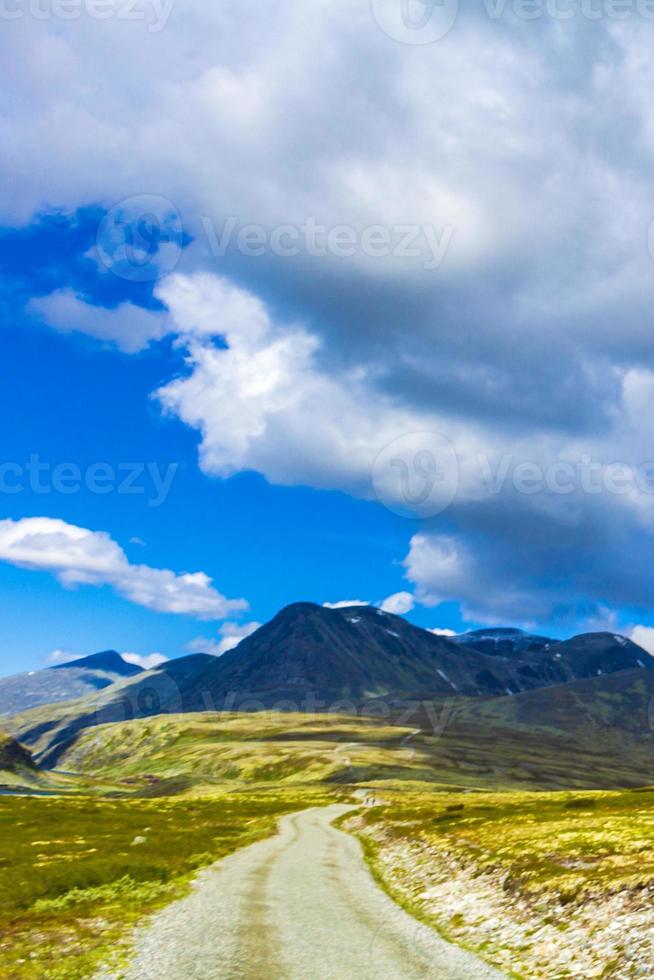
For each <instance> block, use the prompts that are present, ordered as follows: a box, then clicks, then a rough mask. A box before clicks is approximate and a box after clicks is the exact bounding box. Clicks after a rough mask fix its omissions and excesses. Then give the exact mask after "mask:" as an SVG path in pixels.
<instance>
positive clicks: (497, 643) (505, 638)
mask: <svg viewBox="0 0 654 980" xmlns="http://www.w3.org/2000/svg"><path fill="white" fill-rule="evenodd" d="M451 639H452V642H453V643H460V644H461V645H462V646H466V647H468V648H469V649H470V650H478V651H479V652H480V653H486V654H488V655H489V656H490V657H512V656H514V655H515V654H518V655H523V654H525V653H540V652H541V651H542V650H547V649H549V647H551V646H552V644H553V643H556V642H557V641H556V640H551V639H550V638H549V637H547V636H536V635H534V634H533V633H526V632H525V631H524V630H520V629H514V628H511V627H497V628H492V629H481V630H470V632H468V633H459V635H458V636H453V637H451Z"/></svg>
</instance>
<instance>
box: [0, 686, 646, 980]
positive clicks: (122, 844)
mask: <svg viewBox="0 0 654 980" xmlns="http://www.w3.org/2000/svg"><path fill="white" fill-rule="evenodd" d="M600 707H601V706H600ZM478 708H479V712H478V714H477V715H476V716H473V715H471V714H470V709H469V707H468V705H467V703H466V702H465V701H463V702H459V703H457V705H456V706H455V708H454V709H452V708H451V707H450V708H448V709H447V711H445V709H443V708H442V707H441V709H437V711H436V714H437V716H438V718H439V719H441V720H444V721H445V722H446V724H445V726H444V731H443V733H442V734H440V735H438V734H435V735H429V734H425V733H424V732H418V731H417V730H416V727H413V726H415V725H416V723H417V719H416V717H415V715H414V716H413V717H412V719H411V727H402V726H394V725H391V724H389V722H388V721H387V720H379V719H375V718H363V717H358V718H357V717H351V716H335V715H333V716H330V715H313V716H312V715H295V714H279V713H273V712H265V713H261V714H225V715H216V714H197V715H193V714H187V715H177V716H166V715H163V716H158V717H155V718H151V719H146V720H141V721H135V722H123V723H118V724H114V725H104V726H100V727H97V728H94V729H88V730H86V731H84V732H82V733H81V734H80V735H79V737H78V738H77V740H76V741H75V743H74V744H73V745H72V746H71V748H70V749H69V750H68V752H67V753H66V755H65V756H64V758H63V759H62V762H61V766H62V769H64V770H66V771H67V772H69V773H70V772H77V773H78V774H79V775H78V776H71V775H63V774H57V773H39V772H38V771H33V772H32V774H31V775H30V774H29V773H28V774H27V776H25V771H26V770H25V769H23V776H22V777H21V779H23V781H24V782H25V780H27V782H29V781H30V780H35V781H37V783H35V785H40V786H42V787H48V788H49V791H50V792H57V793H58V794H59V795H57V796H52V797H45V798H26V797H0V831H1V833H2V836H1V837H0V841H2V843H1V844H0V881H1V884H0V933H1V934H2V940H0V975H1V976H3V977H4V976H7V977H9V978H12V977H15V978H28V980H29V978H36V977H39V978H45V980H64V978H65V980H68V978H73V980H75V978H82V977H88V976H90V975H92V973H93V971H94V969H95V967H96V966H97V964H98V963H99V962H101V961H102V960H104V959H106V957H107V955H108V952H109V951H112V953H113V951H115V950H116V949H117V950H118V953H117V954H116V955H122V954H120V951H121V950H122V951H123V953H125V951H126V949H127V947H126V945H125V943H126V942H127V941H128V937H129V934H130V928H131V926H132V925H134V924H135V923H136V922H137V921H139V920H140V919H142V918H143V916H144V915H146V914H148V913H150V912H151V911H154V910H156V909H157V908H160V907H162V906H163V905H165V904H167V903H168V902H170V901H172V900H174V899H175V898H176V897H178V896H180V895H182V894H183V893H184V891H185V889H186V888H188V886H189V882H190V881H191V880H192V878H193V875H194V873H195V872H196V871H197V870H198V869H199V868H201V867H203V866H206V865H208V864H210V863H212V862H213V861H215V860H216V859H218V858H220V857H221V856H223V855H225V854H226V853H228V852H230V851H232V850H234V849H235V848H238V847H241V846H243V845H246V844H249V843H250V842H252V841H254V840H257V839H259V838H261V837H263V836H266V835H268V834H270V833H272V832H273V831H274V827H275V825H276V821H277V819H278V818H279V816H281V815H282V814H283V813H286V812H290V811H292V810H296V809H303V808H305V807H308V806H312V805H322V804H326V803H329V802H333V801H334V800H336V799H344V798H345V799H352V796H351V789H352V788H353V787H354V786H356V785H358V786H365V787H367V788H368V789H369V791H370V793H371V795H372V796H373V798H374V802H375V804H376V805H373V806H369V807H363V808H361V810H360V811H359V813H358V814H357V815H356V816H354V817H347V818H346V819H345V821H344V823H345V826H346V829H349V830H352V831H354V832H356V833H357V834H358V835H359V836H360V838H361V840H362V842H363V844H364V848H365V850H366V854H367V857H368V860H369V861H370V864H371V867H372V868H373V871H374V873H375V874H376V875H377V877H378V878H379V880H380V882H381V883H382V884H383V885H384V887H386V888H387V889H388V891H389V892H390V893H391V894H392V895H393V896H394V897H395V898H396V899H397V900H398V901H399V902H401V903H402V904H403V905H405V906H406V907H407V908H408V909H410V911H412V912H413V913H414V914H415V915H417V916H418V917H420V918H422V919H424V920H425V921H426V922H428V923H430V924H432V925H435V926H436V927H437V928H439V929H440V930H441V931H442V932H443V933H444V934H445V935H447V936H448V937H450V938H452V939H453V940H455V941H456V942H459V943H461V944H463V945H468V946H470V947H471V948H473V949H475V951H476V952H478V953H479V954H480V955H482V956H484V957H486V958H487V959H490V960H491V961H493V962H496V963H498V964H499V965H500V966H501V967H502V968H503V969H504V970H505V971H506V972H509V973H510V972H513V973H514V974H515V975H517V976H520V977H525V978H526V977H530V978H531V977H534V978H535V977H539V978H540V977H548V980H549V977H551V976H554V975H556V976H557V977H559V976H560V977H575V976H582V975H589V976H591V975H592V976H595V975H597V976H600V975H601V970H602V969H604V968H606V970H608V971H609V972H606V973H605V975H606V976H613V975H616V976H617V975H620V976H622V975H623V974H622V973H620V974H616V973H615V969H617V967H615V964H622V963H623V961H624V958H625V956H627V953H625V952H624V951H623V950H622V948H619V947H618V946H616V944H615V942H614V940H613V939H611V938H610V937H609V939H607V940H605V938H604V937H605V933H604V932H603V931H602V930H603V929H604V926H603V925H602V923H603V921H604V919H606V920H607V921H608V920H609V919H610V918H611V916H614V915H615V914H617V913H616V910H615V909H614V908H613V907H612V906H611V908H610V909H609V905H608V904H607V903H610V902H611V901H613V900H614V899H616V897H617V898H619V899H620V901H621V902H622V905H621V906H620V909H622V911H621V912H620V914H623V913H624V914H625V915H626V914H627V912H630V910H631V909H632V907H633V908H637V909H640V905H639V902H640V903H641V904H642V901H643V896H646V895H647V894H648V891H647V890H648V889H650V888H651V889H652V890H653V893H654V856H652V848H651V843H652V839H653V837H654V789H641V790H635V789H631V790H628V789H623V790H620V791H597V790H595V791H589V792H587V791H585V787H587V786H589V785H593V783H594V784H595V785H596V786H604V785H612V786H616V785H623V786H625V785H627V786H628V785H629V784H630V783H632V782H633V783H637V782H638V781H639V780H640V782H641V783H642V782H643V781H644V779H645V776H646V774H647V773H649V771H650V768H651V767H652V765H653V763H652V761H651V759H650V758H649V757H650V756H652V755H653V754H654V753H652V752H651V748H650V744H649V743H647V744H645V742H644V741H642V742H632V743H631V746H632V749H633V753H632V754H631V755H630V754H629V753H628V751H627V750H626V747H625V746H626V743H625V742H624V741H623V740H622V739H623V738H624V737H625V736H623V735H621V734H620V733H619V732H618V733H616V732H611V731H609V732H607V738H606V740H604V741H602V740H601V739H600V740H599V741H598V742H597V744H594V742H593V738H594V732H595V731H596V730H595V729H592V728H589V729H588V730H587V732H585V733H582V734H583V737H582V735H580V737H579V739H578V741H577V742H576V743H575V744H574V745H572V746H571V745H570V742H569V741H568V743H567V744H566V743H565V741H564V740H563V737H562V735H561V734H560V732H559V730H557V729H556V728H555V726H553V725H551V724H550V725H549V726H542V727H541V728H540V729H532V728H529V727H528V726H527V725H525V727H524V729H522V730H521V731H520V737H519V738H517V737H516V735H515V732H514V733H513V735H512V734H511V731H510V729H509V727H508V726H507V722H506V719H505V717H504V716H502V715H501V714H500V713H498V709H496V708H493V707H492V705H490V704H489V705H488V706H487V705H486V704H485V703H482V704H481V705H479V706H478ZM561 710H565V711H566V712H568V710H569V708H568V705H567V704H566V705H564V706H563V707H562V708H561ZM602 710H603V708H602ZM480 715H484V725H485V727H484V728H483V729H482V728H481V727H480V728H475V724H476V723H479V717H480ZM585 717H587V716H585ZM550 720H551V719H550ZM584 724H586V722H585V721H584ZM505 726H507V727H505ZM484 733H485V734H484ZM489 733H490V734H492V738H490V737H489ZM611 739H615V743H614V744H613V743H611ZM612 744H613V750H612V751H609V747H610V746H611V745H612ZM6 745H7V751H9V752H10V753H11V754H12V758H14V759H15V758H16V749H15V743H13V744H9V743H6ZM642 760H644V762H645V763H646V764H643V768H642V771H641V772H640V775H639V772H638V766H639V765H640V764H641V761H642ZM23 761H24V760H23ZM648 766H649V767H650V768H648ZM652 771H653V772H654V769H652ZM38 781H41V782H38ZM566 785H567V786H568V787H570V789H568V790H566V791H560V790H559V787H561V786H566ZM546 787H549V788H548V789H545V788H546ZM471 896H472V897H473V898H472V899H471ZM623 899H624V901H622V900H623ZM471 901H472V904H470V903H471ZM584 909H587V910H588V915H587V919H588V921H586V920H584V921H581V919H580V916H582V911H581V910H584ZM480 910H481V912H480ZM638 915H639V916H641V918H639V919H638V922H639V923H640V925H639V926H638V928H637V929H636V927H635V926H634V930H635V931H634V934H633V935H630V933H629V930H630V928H631V925H630V923H631V921H632V920H631V919H625V924H624V928H623V926H622V920H621V919H620V920H619V921H620V929H619V930H618V932H619V933H622V932H624V934H625V935H629V936H630V938H629V944H630V945H629V949H630V950H631V951H632V952H633V949H634V948H635V949H636V950H637V951H638V955H639V956H642V955H643V954H642V950H641V947H640V945H639V944H640V942H641V939H642V937H643V936H645V935H647V934H648V928H646V927H645V926H644V925H643V922H644V921H645V920H644V919H643V918H642V915H644V913H642V915H641V911H638ZM611 921H613V920H612V919H611ZM634 921H635V920H634ZM647 922H648V923H649V925H651V926H654V921H652V922H651V923H650V922H649V920H647ZM653 931H654V930H652V929H651V928H650V929H649V933H652V932H653ZM534 937H536V938H534ZM543 937H545V939H544V938H543ZM598 937H600V939H601V942H600V941H599V939H598ZM545 940H546V941H545ZM552 944H554V945H556V948H557V954H556V955H557V956H559V954H560V955H561V956H563V953H561V952H560V951H561V950H563V951H564V952H565V950H566V949H567V948H568V947H569V948H570V949H571V950H572V952H570V953H569V961H568V960H564V959H562V960H561V961H560V962H559V961H558V960H557V967H556V972H552V971H550V972H549V973H548V970H549V969H550V967H549V966H548V964H550V963H551V960H552V955H553V954H552V948H553V947H552ZM566 944H567V946H566ZM577 948H581V949H583V950H585V952H584V953H583V955H584V956H586V960H584V961H583V962H581V961H580V960H579V959H577V960H575V956H577V953H575V952H574V950H576V949H577ZM55 950H56V953H57V955H56V957H55V956H54V955H53V952H54V951H55ZM589 950H590V952H589ZM652 952H653V953H654V950H653V951H652ZM595 954H596V957H597V962H596V961H595V960H593V958H592V957H593V956H595ZM565 955H568V954H567V953H566V954H565ZM579 955H581V954H579ZM629 955H631V953H630V954H629ZM640 962H641V960H638V963H640ZM580 963H581V965H580ZM611 963H613V966H611V965H610V964H611ZM539 964H540V965H539ZM543 964H545V965H544V966H543ZM588 964H590V966H588ZM598 964H599V966H598ZM591 967H592V968H593V969H595V967H597V968H598V969H599V972H597V973H592V972H588V971H590V969H591ZM611 970H613V971H614V972H613V973H612V972H611ZM539 971H540V972H539ZM584 971H586V972H584ZM624 975H625V976H627V975H631V974H629V973H625V974H624Z"/></svg>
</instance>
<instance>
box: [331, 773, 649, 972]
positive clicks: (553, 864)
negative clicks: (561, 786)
mask: <svg viewBox="0 0 654 980" xmlns="http://www.w3.org/2000/svg"><path fill="white" fill-rule="evenodd" d="M383 795H384V800H383V803H382V805H379V806H376V807H374V808H373V809H370V810H362V811H361V812H360V814H358V815H357V816H355V817H346V819H345V821H344V824H345V828H346V829H350V830H353V831H355V832H357V833H358V834H359V836H360V837H361V840H362V843H363V844H364V850H365V853H366V856H367V858H368V861H369V863H370V865H371V867H372V869H373V872H374V873H375V875H376V877H377V878H378V880H379V881H380V882H381V883H382V884H383V885H384V887H385V888H386V889H387V890H388V891H389V892H390V893H391V894H392V895H393V896H394V897H395V898H396V900H398V901H399V902H400V903H401V904H403V905H404V906H405V907H407V908H408V909H409V910H410V911H411V912H412V913H413V914H414V915H415V916H416V917H418V918H420V919H422V920H423V921H426V922H428V923H429V924H430V925H433V926H435V927H436V928H438V929H439V930H440V931H441V932H442V933H443V934H444V935H445V936H447V937H448V938H450V939H452V940H453V941H456V942H458V943H460V944H462V945H466V946H468V947H469V948H471V949H473V950H475V951H476V952H478V953H479V954H480V955H482V956H484V957H485V958H487V959H489V960H491V961H492V962H495V963H496V964H498V965H499V966H501V967H502V968H503V969H504V970H508V971H515V974H516V975H518V976H521V977H525V978H526V977H529V978H532V977H534V978H535V977H552V976H557V977H577V976H600V975H602V976H607V977H608V976H631V975H640V973H639V972H638V969H639V967H640V966H641V965H642V964H643V963H645V962H648V957H649V956H651V949H650V947H649V943H650V936H651V926H652V921H651V915H650V911H649V910H650V898H649V894H650V892H649V889H652V888H654V852H653V850H652V840H653V838H654V788H648V789H643V790H638V791H634V790H631V791H629V790H627V791H618V792H588V793H576V792H575V793H562V792H558V793H533V792H531V793H510V792H506V793H493V792H489V793H484V792H479V793H465V794H450V793H434V792H430V791H429V790H428V789H427V788H426V787H425V788H424V789H423V790H422V791H415V790H414V791H409V792H404V793H384V794H383ZM471 896H476V897H475V899H474V900H473V901H471ZM480 909H481V912H482V914H481V915H480ZM618 917H619V918H618ZM616 923H619V927H618V928H616ZM548 936H550V937H551V942H554V943H555V944H556V947H557V955H559V954H560V960H558V961H557V963H556V964H554V961H553V956H554V951H553V948H552V947H551V946H550V945H549V944H548V941H547V937H548ZM580 950H581V951H582V952H580ZM582 955H583V956H584V957H585V958H586V959H585V960H584V961H583V964H584V965H581V962H580V960H579V957H580V956H582ZM618 968H620V969H621V970H623V971H626V972H618ZM602 969H604V970H606V972H602ZM591 970H596V971H597V972H590V971H591ZM586 971H589V972H586ZM630 971H631V972H630Z"/></svg>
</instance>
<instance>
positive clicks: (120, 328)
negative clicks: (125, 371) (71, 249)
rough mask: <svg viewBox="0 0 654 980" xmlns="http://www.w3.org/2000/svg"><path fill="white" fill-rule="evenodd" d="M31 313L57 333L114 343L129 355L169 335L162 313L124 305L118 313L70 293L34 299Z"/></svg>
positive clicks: (58, 292)
mask: <svg viewBox="0 0 654 980" xmlns="http://www.w3.org/2000/svg"><path fill="white" fill-rule="evenodd" d="M29 309H30V311H31V312H33V313H35V314H37V315H38V316H40V317H41V318H42V319H43V320H44V321H45V322H46V323H47V324H48V326H50V327H53V328H54V329H55V330H59V331H61V332H62V333H72V332H74V331H76V332H78V333H84V334H87V335H88V336H89V337H95V338H96V339H97V340H103V341H108V342H111V343H114V344H115V345H116V346H117V347H118V348H120V350H122V351H124V352H125V353H127V354H134V353H136V352H137V351H141V350H144V348H146V347H147V346H148V345H149V344H150V343H152V341H154V340H161V338H162V337H164V336H165V335H166V333H167V332H168V328H167V325H166V317H165V316H162V314H161V313H153V312H150V311H149V310H144V309H142V308H141V307H140V306H134V305H133V304H132V303H121V304H120V305H119V306H117V307H116V308H115V309H102V308H99V307H97V306H90V305H89V304H88V303H85V302H84V300H83V299H82V298H81V297H79V296H77V295H75V293H74V292H72V290H70V289H59V290H57V291H56V292H54V293H51V294H50V295H49V296H41V297H38V298H36V299H33V300H31V302H30V304H29Z"/></svg>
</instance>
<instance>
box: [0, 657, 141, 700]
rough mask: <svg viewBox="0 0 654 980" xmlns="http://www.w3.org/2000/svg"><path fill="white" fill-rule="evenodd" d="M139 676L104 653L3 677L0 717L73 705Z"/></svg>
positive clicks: (137, 670) (132, 667)
mask: <svg viewBox="0 0 654 980" xmlns="http://www.w3.org/2000/svg"><path fill="white" fill-rule="evenodd" d="M140 673H142V668H141V667H137V666H135V665H133V664H128V663H127V662H126V661H125V660H123V658H122V657H121V656H120V654H119V653H116V651H115V650H105V651H104V652H103V653H95V654H93V655H92V656H90V657H83V658H81V659H80V660H72V661H70V662H69V663H64V664H56V665H55V666H54V667H47V668H46V669H45V670H36V671H30V672H29V673H25V674H16V675H15V676H14V677H5V678H2V679H0V715H6V714H17V713H18V712H19V711H28V710H29V709H30V708H37V707H39V706H40V705H43V704H54V703H55V702H60V701H73V700H75V699H77V698H83V697H86V696H87V695H89V694H93V693H95V692H96V691H99V690H102V689H103V688H105V687H110V686H111V685H112V684H115V683H116V681H120V680H123V679H124V678H126V677H134V676H135V675H136V674H140Z"/></svg>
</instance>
